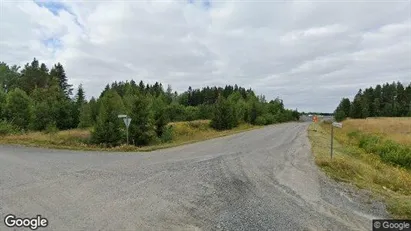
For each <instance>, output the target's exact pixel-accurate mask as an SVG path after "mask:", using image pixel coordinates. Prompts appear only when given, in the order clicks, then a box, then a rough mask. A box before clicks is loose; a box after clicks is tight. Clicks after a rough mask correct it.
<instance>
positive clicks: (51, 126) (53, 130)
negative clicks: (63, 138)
mask: <svg viewBox="0 0 411 231" xmlns="http://www.w3.org/2000/svg"><path fill="white" fill-rule="evenodd" d="M58 131H59V129H58V128H57V125H56V122H52V123H49V124H48V125H47V126H46V130H45V133H51V134H55V133H57V132H58Z"/></svg>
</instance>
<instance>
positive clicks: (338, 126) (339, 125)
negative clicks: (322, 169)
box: [330, 122, 342, 159]
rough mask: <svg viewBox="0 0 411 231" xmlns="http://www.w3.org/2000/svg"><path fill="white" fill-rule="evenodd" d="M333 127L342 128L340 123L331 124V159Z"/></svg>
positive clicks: (331, 154)
mask: <svg viewBox="0 0 411 231" xmlns="http://www.w3.org/2000/svg"><path fill="white" fill-rule="evenodd" d="M334 127H337V128H342V123H337V122H333V123H332V124H331V153H330V156H331V159H333V149H334V147H333V146H334Z"/></svg>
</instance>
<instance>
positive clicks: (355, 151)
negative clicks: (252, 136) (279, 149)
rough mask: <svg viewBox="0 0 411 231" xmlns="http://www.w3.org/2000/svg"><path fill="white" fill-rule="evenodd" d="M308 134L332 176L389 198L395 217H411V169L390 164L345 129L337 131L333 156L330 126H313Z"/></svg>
mask: <svg viewBox="0 0 411 231" xmlns="http://www.w3.org/2000/svg"><path fill="white" fill-rule="evenodd" d="M308 136H309V139H310V142H311V146H312V150H313V153H314V156H315V162H316V164H317V165H318V166H319V167H320V168H321V169H322V170H323V171H324V172H325V173H326V174H327V175H328V176H330V177H331V178H333V179H335V180H337V181H343V182H348V183H352V184H354V185H356V186H357V187H359V188H362V189H367V190H370V191H372V192H373V195H374V196H375V198H376V199H381V200H383V201H385V203H386V205H387V209H388V211H389V212H390V213H391V214H392V216H393V217H394V218H403V219H410V218H411V171H410V170H408V169H405V168H401V167H397V166H394V165H392V164H390V163H386V162H385V161H384V160H382V159H381V157H380V156H379V155H378V154H374V153H369V152H367V151H366V150H364V149H362V148H360V147H359V146H358V142H357V141H355V142H354V141H353V139H352V138H350V137H349V136H348V134H347V133H344V132H341V131H340V132H336V133H335V140H334V147H335V148H334V156H333V159H331V158H330V125H329V124H321V125H320V124H316V123H313V124H311V125H310V127H309V130H308Z"/></svg>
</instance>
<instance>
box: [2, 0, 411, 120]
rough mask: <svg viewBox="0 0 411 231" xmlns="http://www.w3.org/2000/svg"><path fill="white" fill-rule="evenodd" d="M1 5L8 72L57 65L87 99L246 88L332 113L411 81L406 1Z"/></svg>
mask: <svg viewBox="0 0 411 231" xmlns="http://www.w3.org/2000/svg"><path fill="white" fill-rule="evenodd" d="M0 4H1V5H0V8H1V12H0V61H4V62H6V63H8V64H20V65H22V64H24V63H26V62H30V61H31V60H32V59H33V57H36V58H38V59H39V60H40V61H41V62H44V63H46V64H47V65H48V66H49V67H51V64H53V63H56V62H61V63H62V64H63V65H64V67H65V69H66V72H67V76H68V77H69V79H70V82H71V84H73V85H74V86H78V84H80V83H82V84H83V86H84V87H85V90H86V93H87V95H88V96H89V97H91V96H98V95H99V93H100V92H101V90H102V89H103V87H104V86H105V85H106V84H107V83H111V82H113V81H115V80H117V81H120V80H130V79H134V80H135V81H137V82H138V81H139V80H143V81H144V82H150V83H154V82H155V81H159V82H161V83H163V84H164V85H165V86H167V84H170V85H171V86H172V88H173V90H177V91H179V92H182V91H185V90H187V88H188V87H189V86H192V87H193V88H198V87H203V86H206V85H218V86H224V85H226V84H238V85H240V86H244V87H246V88H250V87H251V88H253V89H254V90H255V91H256V92H257V93H258V94H264V95H266V98H267V99H273V98H275V97H277V96H278V97H280V98H282V99H283V100H284V103H285V105H286V107H288V108H293V109H294V108H298V109H299V110H300V111H324V112H332V111H333V110H334V109H335V107H336V106H337V104H338V103H339V101H340V99H341V97H353V96H354V95H355V93H356V92H357V91H358V89H359V88H364V87H369V86H373V85H376V84H379V83H384V82H392V81H403V82H407V83H408V82H409V81H411V1H409V0H406V1H391V0H390V1H388V0H387V1H368V2H365V1H362V2H357V1H349V0H346V1H319V0H317V1H313V2H308V1H274V0H273V1H269V0H259V1H251V0H241V1H240V0H239V1H204V0H201V1H198V0H197V1H195V0H189V1H187V0H181V1H164V0H160V1H146V0H144V1H118V0H116V1H107V0H106V1H87V2H86V1H84V2H83V1H63V2H54V1H53V2H51V1H47V2H40V1H29V0H27V1H19V0H14V1H5V0H0Z"/></svg>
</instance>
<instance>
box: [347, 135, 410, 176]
mask: <svg viewBox="0 0 411 231" xmlns="http://www.w3.org/2000/svg"><path fill="white" fill-rule="evenodd" d="M349 136H350V137H355V138H357V139H358V146H359V147H360V148H361V149H363V150H364V151H366V152H369V153H374V154H377V155H379V156H380V158H381V160H383V161H384V162H387V163H391V164H396V165H399V166H402V167H405V168H408V169H411V148H409V147H407V146H403V145H401V144H398V143H395V142H394V141H391V140H385V141H384V140H383V139H382V138H381V137H379V136H375V135H368V134H361V133H359V132H352V133H350V134H349Z"/></svg>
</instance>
